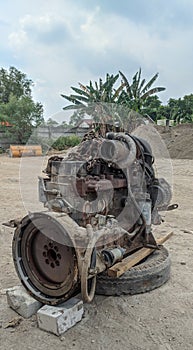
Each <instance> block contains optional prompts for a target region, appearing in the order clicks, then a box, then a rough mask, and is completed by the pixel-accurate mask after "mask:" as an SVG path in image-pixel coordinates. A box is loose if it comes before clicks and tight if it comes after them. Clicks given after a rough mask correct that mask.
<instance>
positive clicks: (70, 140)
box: [52, 135, 81, 151]
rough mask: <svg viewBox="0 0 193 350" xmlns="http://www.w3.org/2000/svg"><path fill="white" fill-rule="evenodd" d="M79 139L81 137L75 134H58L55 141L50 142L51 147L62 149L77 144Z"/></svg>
mask: <svg viewBox="0 0 193 350" xmlns="http://www.w3.org/2000/svg"><path fill="white" fill-rule="evenodd" d="M80 141H81V138H80V137H78V136H76V135H72V136H60V137H59V138H58V139H57V140H56V141H54V143H52V148H54V149H56V150H58V151H62V150H63V149H67V148H69V147H74V146H76V145H78V144H79V143H80Z"/></svg>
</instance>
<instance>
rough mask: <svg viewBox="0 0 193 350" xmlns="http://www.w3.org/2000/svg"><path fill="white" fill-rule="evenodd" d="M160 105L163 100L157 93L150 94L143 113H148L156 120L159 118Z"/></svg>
mask: <svg viewBox="0 0 193 350" xmlns="http://www.w3.org/2000/svg"><path fill="white" fill-rule="evenodd" d="M160 107H161V101H160V100H159V98H158V96H157V95H154V96H148V97H147V99H145V101H144V104H143V109H142V113H143V114H147V115H148V116H150V117H151V119H152V120H154V121H156V120H157V119H158V115H159V110H160Z"/></svg>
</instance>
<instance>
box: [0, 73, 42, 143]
mask: <svg viewBox="0 0 193 350" xmlns="http://www.w3.org/2000/svg"><path fill="white" fill-rule="evenodd" d="M32 85H33V82H32V80H31V79H28V78H27V76H26V75H25V74H24V73H22V72H20V71H19V70H17V69H16V68H14V67H10V68H9V70H5V69H4V68H1V69H0V122H1V129H4V131H5V135H6V136H7V137H8V138H9V139H10V140H11V141H12V142H16V143H21V144H24V143H26V142H27V140H28V139H29V137H30V135H31V134H32V132H33V130H34V129H35V128H36V127H37V126H39V125H41V124H42V122H43V121H44V118H43V106H42V104H41V103H39V102H34V101H33V98H32V90H31V89H32ZM7 124H8V125H10V126H11V127H6V125H7Z"/></svg>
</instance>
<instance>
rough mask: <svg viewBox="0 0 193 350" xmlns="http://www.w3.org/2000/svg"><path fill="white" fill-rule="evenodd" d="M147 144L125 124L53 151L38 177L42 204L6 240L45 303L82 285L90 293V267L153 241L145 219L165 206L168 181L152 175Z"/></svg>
mask: <svg viewBox="0 0 193 350" xmlns="http://www.w3.org/2000/svg"><path fill="white" fill-rule="evenodd" d="M153 162H154V158H153V155H152V151H151V148H150V145H149V144H148V143H147V142H146V141H145V140H143V139H140V138H137V137H134V136H131V135H129V134H128V133H124V132H117V133H115V132H109V133H107V134H106V136H105V137H102V136H95V135H94V136H93V135H92V134H88V135H87V136H86V137H85V138H84V139H83V141H82V142H81V144H80V145H79V146H77V147H75V148H73V149H72V150H71V151H70V152H69V153H68V154H67V156H64V157H62V156H52V157H51V158H50V159H49V160H48V163H47V167H46V169H45V171H44V172H45V176H44V177H41V178H39V199H40V201H41V202H42V203H44V206H45V208H47V209H48V211H46V212H41V213H32V214H29V215H28V216H26V217H25V218H23V220H22V221H21V223H20V225H19V226H18V227H17V229H16V231H15V235H14V241H13V256H14V262H15V267H16V270H17V272H18V275H19V277H20V279H21V281H22V283H23V284H24V286H25V287H26V288H27V290H28V291H29V292H30V293H31V294H32V295H33V296H34V297H35V298H36V299H38V300H40V301H42V302H44V303H50V304H58V303H60V302H62V301H64V300H66V299H68V298H69V297H70V296H71V295H73V294H74V293H75V292H76V291H77V290H79V289H80V288H81V291H82V296H83V299H84V300H85V301H91V300H92V299H93V296H94V293H95V286H96V275H97V274H98V273H100V272H102V271H104V270H105V269H107V268H108V267H109V266H112V265H113V264H115V263H116V262H117V261H120V260H121V259H123V257H125V256H127V255H129V254H130V253H132V252H134V251H136V250H137V249H139V248H141V247H153V248H157V245H156V242H155V239H154V237H153V234H152V224H160V223H161V221H162V219H161V216H160V213H159V211H161V210H167V209H168V207H169V203H170V200H171V189H170V186H169V184H168V183H167V182H166V180H165V179H163V178H160V179H158V178H156V176H155V172H154V168H153Z"/></svg>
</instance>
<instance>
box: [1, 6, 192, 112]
mask: <svg viewBox="0 0 193 350" xmlns="http://www.w3.org/2000/svg"><path fill="white" fill-rule="evenodd" d="M0 34H1V39H0V67H4V68H9V66H15V67H16V68H17V69H19V70H21V71H22V72H24V73H26V74H27V77H28V78H31V79H32V80H33V81H34V83H35V86H34V90H33V96H34V98H35V99H36V100H37V101H39V102H41V103H42V104H43V105H44V108H45V117H46V118H48V117H49V116H53V114H54V113H57V112H58V111H61V110H62V107H63V106H64V105H66V104H67V102H65V100H64V99H63V98H62V97H60V94H61V93H66V94H69V93H70V86H77V85H78V82H81V83H84V84H87V83H88V82H89V80H98V78H99V77H101V78H105V75H106V73H111V74H115V73H117V72H118V71H119V70H121V71H123V72H124V74H125V75H126V76H127V77H128V79H129V80H130V79H131V78H132V77H133V75H134V74H135V73H136V71H137V70H138V69H139V67H141V68H142V74H143V77H144V78H146V79H147V80H148V79H150V78H151V77H152V76H153V75H154V74H155V73H156V72H159V78H158V80H157V81H156V85H157V86H164V87H166V91H165V92H162V93H160V94H159V97H160V99H161V100H162V102H163V103H166V102H167V100H168V99H169V98H170V97H173V98H178V97H183V96H184V95H185V94H190V93H193V69H192V66H193V43H192V41H193V1H192V0H183V1H182V0H169V1H167V2H166V1H164V0H135V1H132V0H76V1H73V0H54V1H53V0H38V1H37V0H33V1H28V0H14V1H13V0H6V1H5V0H0Z"/></svg>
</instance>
